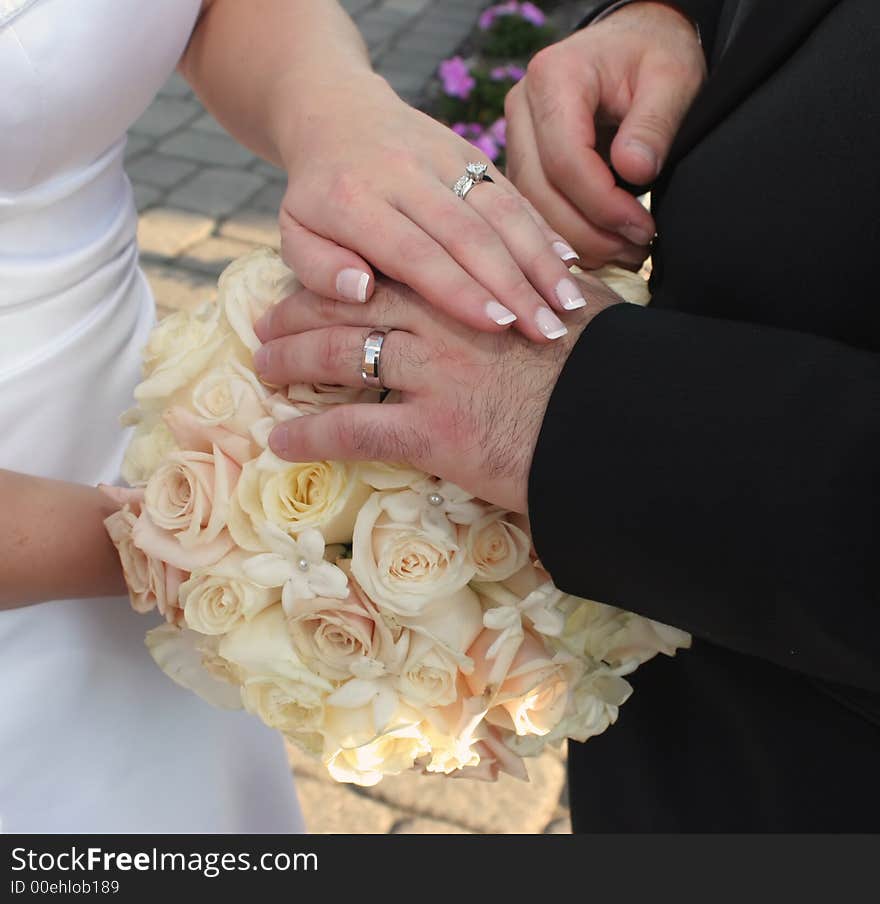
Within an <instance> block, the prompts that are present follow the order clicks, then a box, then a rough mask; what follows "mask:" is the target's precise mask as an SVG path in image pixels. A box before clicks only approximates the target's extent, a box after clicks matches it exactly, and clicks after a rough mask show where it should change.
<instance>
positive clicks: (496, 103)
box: [436, 69, 514, 126]
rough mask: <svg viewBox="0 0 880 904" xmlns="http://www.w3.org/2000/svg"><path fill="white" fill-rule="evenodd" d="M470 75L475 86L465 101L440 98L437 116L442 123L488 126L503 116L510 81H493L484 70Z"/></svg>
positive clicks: (445, 97) (511, 82) (455, 98)
mask: <svg viewBox="0 0 880 904" xmlns="http://www.w3.org/2000/svg"><path fill="white" fill-rule="evenodd" d="M471 75H472V76H473V77H474V79H475V81H476V85H475V86H474V88H473V90H472V91H471V94H470V97H469V98H468V99H467V100H462V99H461V98H459V97H447V96H446V95H443V96H442V97H441V98H440V103H439V106H440V109H439V110H438V111H437V114H436V115H437V116H438V118H439V119H441V120H443V121H444V122H478V123H480V124H481V125H484V126H488V125H491V124H492V123H493V122H495V120H496V119H499V118H500V117H501V116H503V115H504V98H505V97H507V92H508V91H510V89H511V88H512V87H513V85H514V82H513V80H512V79H503V80H502V81H494V80H493V79H492V78H491V77H490V76H489V73H488V72H487V71H485V70H481V69H478V70H475V71H473V72H471Z"/></svg>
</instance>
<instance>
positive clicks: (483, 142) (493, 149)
mask: <svg viewBox="0 0 880 904" xmlns="http://www.w3.org/2000/svg"><path fill="white" fill-rule="evenodd" d="M471 144H473V145H475V146H476V147H478V148H479V149H480V150H481V151H482V152H483V153H484V154H485V155H486V156H487V157H488V158H489V159H490V160H497V159H498V157H499V155H500V154H501V151H500V150H499V149H498V145H497V144H496V143H495V139H494V138H493V137H492V136H491V135H490V134H489V133H488V132H484V133H483V134H482V135H480V137H479V138H475V139H474V140H473V141H472V142H471Z"/></svg>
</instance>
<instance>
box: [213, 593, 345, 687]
mask: <svg viewBox="0 0 880 904" xmlns="http://www.w3.org/2000/svg"><path fill="white" fill-rule="evenodd" d="M217 651H218V654H219V655H220V656H222V657H223V658H224V659H225V660H226V661H227V662H231V663H233V664H234V665H235V666H237V667H238V668H239V669H241V671H242V674H243V675H245V676H246V677H247V678H250V679H255V678H265V679H266V680H274V679H276V678H286V679H288V680H290V681H295V682H299V683H301V684H309V685H311V686H313V687H315V688H316V689H317V690H319V691H321V692H323V693H330V692H331V691H332V690H333V685H332V684H331V683H330V682H329V681H327V680H326V679H325V678H321V677H320V676H319V675H316V674H315V673H314V672H312V671H311V669H309V667H308V666H307V665H306V664H305V663H304V662H303V661H302V659H301V658H300V657H299V655H298V654H297V652H296V649H295V648H294V646H293V641H292V640H291V638H290V634H289V633H288V631H287V619H286V617H285V615H284V610H283V609H282V608H281V604H280V603H277V604H275V605H272V606H269V607H268V608H267V609H264V610H263V611H262V612H259V613H257V615H255V616H254V617H253V618H252V619H250V621H241V622H239V623H238V625H236V626H235V627H234V628H233V629H232V630H231V631H230V632H229V633H228V634H224V635H221V636H220V641H219V646H218V648H217Z"/></svg>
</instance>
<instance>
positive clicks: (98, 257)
mask: <svg viewBox="0 0 880 904" xmlns="http://www.w3.org/2000/svg"><path fill="white" fill-rule="evenodd" d="M199 7H200V3H199V0H150V2H144V0H0V468H5V469H9V470H14V471H22V472H26V473H29V474H35V475H39V476H46V477H55V478H59V479H63V480H73V481H78V482H81V483H88V484H93V485H94V484H96V483H98V482H100V481H105V482H115V481H117V480H118V472H119V466H120V462H121V457H122V452H123V449H124V445H125V441H126V436H125V434H124V432H123V431H122V429H121V428H120V427H119V421H118V419H119V415H120V414H121V412H123V411H124V410H125V409H126V408H128V407H129V406H130V405H131V396H132V389H133V387H134V385H135V383H136V382H137V380H138V377H139V362H140V349H141V348H142V347H143V345H144V343H145V341H146V338H147V334H148V332H149V330H150V328H151V326H152V324H153V318H154V303H153V299H152V297H151V294H150V290H149V286H148V285H147V282H146V280H145V279H144V277H143V274H142V273H141V272H140V270H139V269H138V266H137V247H136V241H135V239H136V226H137V215H136V211H135V206H134V202H133V197H132V191H131V186H130V184H129V182H128V179H127V178H126V176H125V173H124V170H123V155H124V149H125V134H126V131H127V129H128V128H129V126H130V125H131V124H132V123H133V122H134V121H135V120H136V119H137V118H138V117H139V116H140V115H141V113H143V111H144V110H145V109H146V108H147V106H148V104H149V103H150V101H151V100H152V99H153V97H154V96H155V94H156V93H157V91H158V90H159V88H160V87H161V85H162V84H163V83H164V81H165V80H166V79H167V77H168V76H169V75H170V74H171V72H172V71H173V69H174V66H175V65H176V63H177V61H178V60H179V58H180V55H181V54H182V52H183V50H184V48H185V46H186V43H187V40H188V38H189V35H190V33H191V31H192V28H193V25H194V23H195V21H196V17H197V15H198V11H199ZM2 504H3V502H2V500H0V505H2ZM150 626H151V625H150V620H149V619H147V618H144V617H142V616H137V615H135V614H134V613H133V612H131V610H130V608H129V606H128V603H127V600H122V599H105V600H64V601H57V602H52V603H45V604H43V605H39V606H32V607H29V608H21V609H15V610H12V611H8V612H0V829H2V831H6V832H290V831H300V830H302V822H301V817H300V814H299V810H298V806H297V803H296V798H295V794H294V791H293V785H292V781H291V777H290V775H289V770H288V768H287V764H286V760H285V757H284V752H283V746H282V744H281V741H280V739H279V738H278V736H277V735H275V734H274V733H272V732H270V731H269V730H268V729H265V728H263V727H262V726H260V725H258V724H257V723H256V720H255V719H253V718H251V717H247V716H245V715H243V714H241V713H226V712H221V711H218V710H213V709H211V708H210V707H208V706H207V705H206V704H204V703H202V702H201V701H199V700H197V699H196V698H194V697H192V696H191V695H190V694H189V693H187V692H185V691H183V690H181V689H180V688H178V687H177V686H176V685H174V684H173V683H172V682H171V681H169V680H168V679H167V678H166V677H165V676H164V675H163V674H162V673H161V672H160V671H159V670H158V669H157V668H156V666H155V665H154V664H153V663H152V661H151V660H150V658H149V656H148V654H147V652H146V649H145V647H144V644H143V637H144V633H145V631H146V630H147V628H148V627H150Z"/></svg>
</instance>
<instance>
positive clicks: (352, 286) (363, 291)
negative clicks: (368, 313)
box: [336, 268, 370, 304]
mask: <svg viewBox="0 0 880 904" xmlns="http://www.w3.org/2000/svg"><path fill="white" fill-rule="evenodd" d="M369 285H370V274H369V273H364V271H363V270H355V269H353V268H348V269H346V270H340V272H339V276H337V277H336V292H337V293H338V294H339V295H340V296H341V297H342V298H345V299H347V300H348V301H358V302H360V303H361V304H363V303H364V302H365V301H366V300H367V287H368V286H369Z"/></svg>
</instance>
